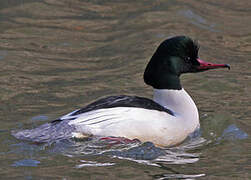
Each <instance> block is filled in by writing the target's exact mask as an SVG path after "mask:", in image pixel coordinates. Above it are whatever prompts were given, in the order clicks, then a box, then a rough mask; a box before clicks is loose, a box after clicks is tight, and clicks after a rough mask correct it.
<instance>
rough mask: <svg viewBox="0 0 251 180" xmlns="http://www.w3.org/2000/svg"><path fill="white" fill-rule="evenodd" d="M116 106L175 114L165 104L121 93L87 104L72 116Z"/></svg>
mask: <svg viewBox="0 0 251 180" xmlns="http://www.w3.org/2000/svg"><path fill="white" fill-rule="evenodd" d="M115 107H137V108H144V109H151V110H157V111H164V112H166V113H168V114H170V115H173V113H172V111H170V110H169V109H166V108H164V107H163V106H161V105H160V104H158V103H156V102H154V101H153V100H151V99H147V98H144V97H137V96H126V95H120V96H109V97H105V98H102V99H99V100H97V101H95V102H93V103H91V104H89V105H87V106H85V107H84V108H82V109H80V110H78V111H76V112H74V113H73V114H72V115H71V116H75V115H78V114H81V113H85V112H88V111H92V110H98V109H105V108H115Z"/></svg>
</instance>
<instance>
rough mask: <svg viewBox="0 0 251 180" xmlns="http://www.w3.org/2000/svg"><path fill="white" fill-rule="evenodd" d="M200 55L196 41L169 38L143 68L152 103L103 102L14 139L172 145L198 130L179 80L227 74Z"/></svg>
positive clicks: (134, 98)
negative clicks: (210, 73)
mask: <svg viewBox="0 0 251 180" xmlns="http://www.w3.org/2000/svg"><path fill="white" fill-rule="evenodd" d="M198 52H199V45H198V43H197V41H194V40H193V39H191V38H190V37H188V36H174V37H170V38H168V39H166V40H164V41H163V42H162V43H161V44H160V45H159V46H158V48H157V50H156V51H155V53H154V54H153V56H152V57H151V59H150V61H149V62H148V64H147V66H146V68H145V72H144V75H143V79H144V82H145V83H146V84H147V85H149V86H151V87H152V88H153V98H152V99H149V98H145V97H139V96H128V95H119V96H109V97H105V98H101V99H99V100H97V101H94V102H92V103H90V104H88V105H86V106H85V107H83V108H81V109H77V110H75V111H73V112H70V113H68V114H66V115H64V116H62V117H60V118H58V119H56V120H54V121H52V122H48V123H45V124H43V125H40V126H38V127H37V128H34V129H28V130H21V131H20V130H19V131H17V132H13V135H14V136H15V137H16V138H18V139H21V140H28V141H34V142H54V141H57V140H60V139H65V138H80V139H81V138H86V137H91V136H96V137H103V138H108V139H109V137H110V138H125V139H129V140H133V139H137V140H139V141H141V142H146V141H150V142H152V143H154V144H155V145H157V146H162V147H171V146H176V145H178V144H180V143H182V142H183V141H184V140H185V139H186V138H187V137H188V136H189V135H190V134H191V133H193V132H194V131H195V130H197V129H198V128H200V121H199V113H198V109H197V107H196V105H195V103H194V101H193V99H192V98H191V97H190V95H189V94H188V93H187V92H186V91H185V89H184V88H183V87H182V85H181V80H180V76H181V75H182V74H185V73H198V72H203V71H207V70H211V69H218V68H228V69H230V65H228V64H214V63H209V62H206V61H203V60H201V59H200V58H199V56H198Z"/></svg>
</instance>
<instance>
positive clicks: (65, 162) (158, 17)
mask: <svg viewBox="0 0 251 180" xmlns="http://www.w3.org/2000/svg"><path fill="white" fill-rule="evenodd" d="M250 10H251V4H250V1H247V0H244V1H232V0H230V1H226V2H224V1H222V2H220V1H206V0H203V1H185V0H184V1H183V0H181V1H175V0H172V1H171V0H170V1H161V0H159V1H153V0H149V1H129V0H124V1H112V0H107V1H100V0H96V1H87V0H86V1H85V0H81V1H77V0H66V1H54V0H11V1H1V2H0V66H1V71H0V82H1V83H0V84H1V89H0V94H1V95H0V121H1V128H0V175H1V178H3V179H169V178H174V179H175V178H176V179H179V178H180V179H250V178H251V166H250V164H251V163H250V159H251V157H250V148H251V143H250V134H251V130H250V129H251V128H250V127H251V126H250V124H251V118H250V117H251V113H250V112H251V111H250V110H251V106H250V102H251V94H250V87H251V86H250V85H251V81H250V79H251V73H250V67H251V61H250V59H251V55H250V51H251V35H250V28H251V22H250V18H251V13H250V12H251V11H250ZM181 34H185V35H188V36H190V37H192V38H195V39H197V40H198V41H199V43H200V46H201V48H200V58H201V59H204V60H207V61H212V62H215V63H228V64H231V70H230V71H227V70H215V71H211V72H205V73H200V74H189V75H184V76H183V77H182V83H183V86H184V88H185V89H186V90H187V91H188V92H189V93H190V94H191V96H192V97H193V99H194V100H195V102H196V104H197V106H198V108H199V112H200V120H201V131H200V132H199V135H196V136H194V137H191V138H190V139H188V140H187V141H186V142H184V143H183V144H181V145H180V146H178V147H173V148H161V149H159V148H157V147H155V146H154V145H153V144H151V143H150V142H148V143H145V144H138V143H132V144H127V145H123V144H121V145H116V146H112V147H111V146H109V144H106V143H104V144H102V143H101V144H100V143H98V142H97V141H95V139H94V140H91V141H84V142H75V141H71V140H69V141H65V142H58V143H56V144H52V145H48V144H32V143H29V142H22V141H19V140H16V139H15V138H13V137H12V136H11V134H10V132H11V130H16V129H21V128H22V129H23V128H32V127H37V126H38V125H40V124H43V123H45V122H49V121H51V120H53V119H55V118H57V117H59V116H61V115H63V114H65V113H67V112H70V111H72V110H74V109H77V108H80V107H82V106H83V105H85V104H87V103H89V102H92V101H93V100H95V99H97V98H99V97H103V96H107V95H115V94H129V95H138V96H145V97H151V95H152V92H151V88H150V87H147V86H146V85H145V84H144V83H143V80H142V75H143V70H144V68H145V66H146V63H147V62H148V60H149V58H150V57H151V55H152V54H153V52H154V50H155V49H156V48H157V46H158V45H159V43H160V42H161V41H162V40H164V39H166V38H167V37H170V36H174V35H181ZM200 134H201V135H200Z"/></svg>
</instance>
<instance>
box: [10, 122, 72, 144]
mask: <svg viewBox="0 0 251 180" xmlns="http://www.w3.org/2000/svg"><path fill="white" fill-rule="evenodd" d="M73 132H75V127H74V126H72V125H69V124H68V121H62V122H60V123H46V124H43V125H41V126H39V127H37V128H35V129H30V130H21V131H17V132H12V135H13V136H14V137H16V138H17V139H20V140H27V141H32V142H38V143H44V142H46V143H48V142H55V141H58V140H62V139H67V138H70V137H72V133H73Z"/></svg>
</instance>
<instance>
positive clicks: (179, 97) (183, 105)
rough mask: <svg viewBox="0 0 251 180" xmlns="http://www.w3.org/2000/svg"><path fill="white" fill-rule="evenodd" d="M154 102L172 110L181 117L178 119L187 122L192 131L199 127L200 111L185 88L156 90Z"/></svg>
mask: <svg viewBox="0 0 251 180" xmlns="http://www.w3.org/2000/svg"><path fill="white" fill-rule="evenodd" d="M153 100H154V101H155V102H157V103H158V104H160V105H162V106H163V107H165V108H167V109H169V110H171V111H172V112H173V113H174V115H175V116H177V117H179V118H178V119H181V120H182V121H185V122H187V124H188V125H189V126H190V128H191V130H192V129H194V128H196V127H195V126H199V114H198V109H197V107H196V105H195V103H194V101H193V100H192V98H191V97H190V96H189V94H188V93H187V92H186V91H185V90H184V89H183V88H182V89H181V90H169V89H154V92H153Z"/></svg>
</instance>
